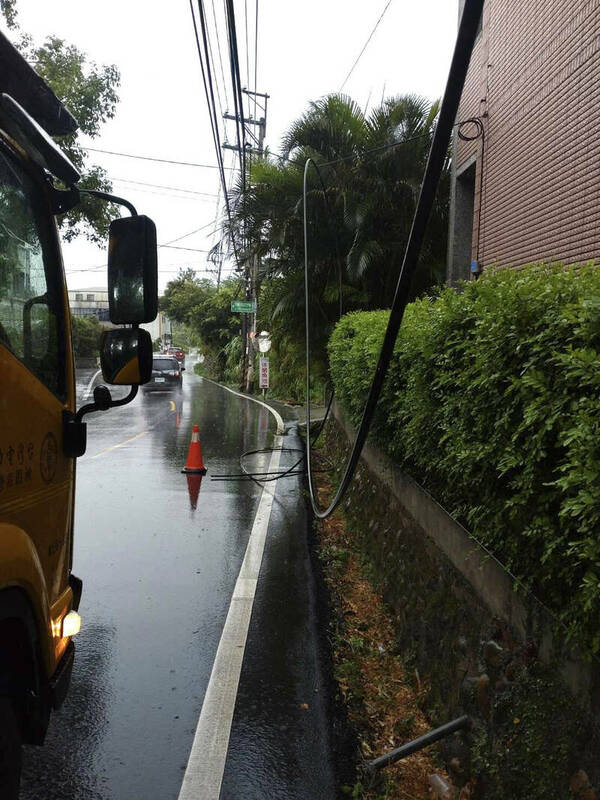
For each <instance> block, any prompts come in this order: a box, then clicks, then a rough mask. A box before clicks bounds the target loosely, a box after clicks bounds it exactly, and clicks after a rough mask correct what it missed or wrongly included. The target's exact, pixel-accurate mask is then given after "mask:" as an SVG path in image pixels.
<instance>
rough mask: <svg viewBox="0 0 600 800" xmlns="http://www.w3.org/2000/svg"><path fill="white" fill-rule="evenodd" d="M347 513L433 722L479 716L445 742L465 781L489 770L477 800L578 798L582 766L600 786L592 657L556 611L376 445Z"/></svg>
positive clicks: (338, 455) (344, 448) (336, 444)
mask: <svg viewBox="0 0 600 800" xmlns="http://www.w3.org/2000/svg"><path fill="white" fill-rule="evenodd" d="M334 416H335V419H336V420H337V422H338V425H339V427H338V426H335V425H333V426H332V428H331V429H330V431H329V433H328V434H327V436H326V445H325V447H326V450H327V452H328V454H329V456H330V458H332V457H334V458H335V460H336V461H337V462H339V461H340V460H341V459H342V458H343V457H344V456H345V455H346V454H347V452H348V450H349V447H350V443H351V442H353V440H354V431H353V429H352V427H351V426H350V424H349V423H348V421H347V420H346V419H345V418H344V414H343V411H342V409H341V408H340V406H339V405H337V404H336V405H335V406H334ZM344 511H345V513H346V517H347V521H348V524H349V525H350V526H351V530H352V532H353V533H354V534H355V535H356V536H357V538H358V539H359V540H360V542H361V546H362V547H363V548H364V550H365V553H366V555H367V557H368V561H369V562H370V563H371V564H372V568H373V573H374V578H375V580H376V582H377V583H378V584H379V585H380V587H381V590H382V593H383V594H384V596H385V598H386V600H387V601H388V602H389V604H390V605H391V606H392V608H393V609H394V611H395V613H396V616H397V638H398V647H399V650H400V651H401V652H402V653H403V655H404V657H405V660H406V664H407V668H408V669H409V670H410V671H413V670H414V674H415V679H416V680H417V681H422V682H424V683H425V684H427V685H428V687H429V694H428V699H427V707H428V711H429V713H430V716H431V718H432V722H433V723H435V724H439V723H442V722H446V721H448V720H449V719H451V718H452V717H454V716H457V715H458V714H460V713H465V712H466V713H469V714H471V715H472V717H473V719H474V720H475V728H474V732H473V734H472V735H471V737H467V739H466V740H465V739H464V737H463V739H462V740H459V737H455V738H454V740H453V741H452V742H448V743H446V745H445V747H446V756H447V758H448V760H451V759H452V758H455V759H457V760H458V762H460V763H461V764H462V765H463V767H462V769H463V772H462V776H463V779H465V776H466V775H467V774H478V773H481V774H483V778H481V780H480V784H479V785H480V787H483V788H481V789H480V791H481V792H483V793H481V794H478V795H476V796H477V797H485V798H486V800H488V798H496V797H506V796H510V797H511V800H517V798H520V797H523V798H525V797H527V798H528V800H531V799H532V798H536V797H538V796H539V797H540V798H541V797H546V796H551V797H553V798H556V799H558V798H562V797H565V798H567V797H569V798H570V797H571V796H572V795H571V794H570V792H569V789H568V785H569V780H570V777H571V776H572V775H573V774H574V772H576V771H577V769H584V770H585V771H586V773H587V775H588V776H589V777H590V780H593V781H596V784H597V785H600V680H599V669H598V665H597V664H596V662H591V663H590V662H589V661H585V660H584V659H581V658H578V656H577V654H573V653H571V652H569V650H568V648H567V646H566V645H565V643H564V642H562V641H561V637H560V635H556V631H557V630H558V629H559V626H558V623H557V621H556V620H555V619H554V618H553V617H551V616H550V614H549V612H547V611H546V610H545V608H544V607H543V606H542V605H541V604H540V603H538V602H537V601H536V600H535V598H533V597H532V596H531V595H529V594H527V593H526V592H525V591H524V590H523V589H522V588H519V587H518V586H516V582H515V580H514V578H512V576H511V575H510V574H509V573H508V572H507V571H506V570H505V569H504V568H503V567H502V565H501V564H500V563H499V562H498V561H496V559H494V557H493V556H492V555H491V554H490V553H488V552H487V551H486V550H485V549H484V548H483V547H481V546H480V545H479V544H478V543H477V542H476V541H475V540H474V539H473V538H472V537H471V536H470V534H469V533H468V531H466V530H465V529H464V528H463V527H462V526H461V525H459V524H458V523H457V522H456V521H455V520H454V519H452V517H451V516H450V515H449V514H448V513H447V512H446V511H445V510H444V509H443V508H442V507H441V506H440V505H439V504H438V503H437V502H436V501H435V500H434V499H433V498H432V497H431V496H430V495H429V494H428V493H427V492H426V491H424V490H423V489H422V488H421V487H420V486H419V485H418V484H417V483H415V481H413V480H412V479H411V478H410V477H409V476H408V475H406V474H404V473H403V472H402V471H401V470H400V469H399V468H398V467H397V466H396V465H395V464H394V463H393V462H392V461H391V460H390V459H389V458H388V457H387V456H386V455H385V454H383V453H382V452H381V451H380V450H379V449H378V448H376V447H374V446H373V445H370V444H367V445H366V446H365V448H364V450H363V454H362V457H361V461H360V465H359V468H358V471H357V475H356V477H355V480H354V481H353V484H352V487H351V489H350V491H349V493H348V495H347V497H346V499H345V501H344ZM522 718H526V719H527V725H528V727H527V728H525V727H524V724H523V723H521V719H522ZM514 720H518V723H515V722H514ZM517 725H518V726H519V727H516V726H517ZM507 743H509V744H510V746H507ZM524 764H526V765H527V766H524ZM541 764H546V767H545V770H546V771H545V772H544V771H543V770H542V769H541V767H540V766H539V765H541ZM515 765H516V766H515ZM529 770H530V771H531V774H528V771H529ZM500 773H505V774H506V775H508V776H509V778H502V779H501V778H500V777H499V775H500ZM538 773H539V774H538ZM515 776H517V777H515ZM503 781H504V782H503ZM550 786H554V789H556V791H554V790H553V792H552V793H551V794H549V795H548V794H547V791H548V789H549V787H550ZM532 787H533V789H535V791H534V790H533V789H532ZM557 787H558V788H557ZM502 792H504V794H502ZM506 792H508V794H506Z"/></svg>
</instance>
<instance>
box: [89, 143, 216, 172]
mask: <svg viewBox="0 0 600 800" xmlns="http://www.w3.org/2000/svg"><path fill="white" fill-rule="evenodd" d="M82 150H87V151H88V152H90V153H104V154H105V155H107V156H121V157H123V158H135V159H139V160H140V161H157V162H158V163H159V164H177V165H178V166H181V167H203V168H204V169H219V166H218V164H198V163H196V162H194V161H173V160H172V159H170V158H157V157H156V156H139V155H134V154H133V153H118V152H117V151H116V150H101V149H100V148H98V147H83V148H82ZM225 169H232V168H231V167H225Z"/></svg>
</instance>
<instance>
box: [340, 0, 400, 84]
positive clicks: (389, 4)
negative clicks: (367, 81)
mask: <svg viewBox="0 0 600 800" xmlns="http://www.w3.org/2000/svg"><path fill="white" fill-rule="evenodd" d="M391 4H392V0H387V3H386V4H385V8H384V9H383V11H382V12H381V15H380V17H379V19H378V20H377V22H376V23H375V27H374V28H373V30H372V31H371V33H370V34H369V37H368V39H367V41H366V42H365V43H364V45H363V49H362V50H361V51H360V53H359V54H358V56H357V57H356V61H355V62H354V64H352V66H351V67H350V72H349V73H348V74H347V75H346V77H345V78H344V82H343V83H342V85H341V86H340V92H341V91H342V89H343V88H344V86H345V85H346V83H347V82H348V78H349V77H350V75H352V73H353V72H354V68H355V67H356V65H357V64H358V62H359V61H360V59H361V58H362V54H363V53H364V52H365V50H366V49H367V47H368V46H369V42H370V41H371V39H372V38H373V35H374V33H375V31H376V30H377V28H378V27H379V23H380V22H381V20H382V19H383V18H384V16H385V12H386V11H387V10H388V8H389V7H390V6H391Z"/></svg>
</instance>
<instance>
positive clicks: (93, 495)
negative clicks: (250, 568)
mask: <svg viewBox="0 0 600 800" xmlns="http://www.w3.org/2000/svg"><path fill="white" fill-rule="evenodd" d="M269 417H270V415H269V413H268V411H266V409H263V408H261V407H260V406H256V405H255V404H252V403H249V402H246V401H244V400H241V399H239V398H236V397H235V396H234V395H231V394H229V393H228V392H225V391H224V390H223V389H221V388H219V387H217V386H215V385H213V384H211V383H208V382H206V381H204V382H203V381H202V380H201V379H199V378H197V377H196V376H194V375H193V374H191V370H189V371H188V372H187V373H186V378H185V385H184V390H183V393H181V394H175V393H173V394H171V393H164V394H160V393H157V394H152V395H148V396H146V397H138V398H136V400H135V401H134V403H132V404H131V405H130V406H126V407H124V408H120V409H114V410H112V411H110V412H106V413H99V414H95V415H93V416H90V417H89V418H88V419H89V422H88V453H87V454H86V456H84V457H83V458H82V459H80V460H79V465H78V475H77V506H76V520H75V531H76V533H75V554H74V565H73V569H74V572H75V573H76V574H77V575H79V576H80V577H81V578H83V582H84V594H83V599H82V604H81V609H80V611H81V614H82V617H83V628H82V632H81V634H80V635H79V636H78V637H77V639H76V647H77V652H76V661H75V668H74V672H73V683H72V690H71V693H70V695H69V697H68V699H67V701H66V702H65V705H64V707H63V709H61V711H60V712H59V713H57V714H55V717H54V719H53V721H52V723H51V728H50V731H49V733H48V737H47V743H46V745H45V746H44V747H43V748H41V749H40V748H33V747H28V748H26V752H25V757H24V776H23V788H22V798H23V799H24V800H34V798H35V800H54V799H55V798H56V799H57V800H58V798H61V800H67V799H69V800H70V799H71V798H72V799H73V800H169V799H170V798H173V800H175V798H177V794H178V791H179V787H180V783H181V777H182V774H183V770H184V768H185V763H186V760H187V755H188V752H189V748H190V745H191V740H192V737H193V733H194V730H195V725H196V721H197V718H198V714H199V711H200V707H201V704H202V699H203V694H204V689H205V686H206V684H207V682H208V678H209V675H210V671H211V667H212V663H213V660H214V655H215V652H216V648H217V645H218V642H219V637H220V634H221V630H222V626H223V623H224V620H225V616H226V614H227V610H228V606H229V601H230V597H231V592H232V590H233V586H234V584H235V580H236V577H237V573H238V571H239V567H240V564H241V560H242V558H243V554H244V549H245V546H246V543H247V540H248V535H249V531H250V527H251V525H252V521H253V518H254V514H255V510H256V504H257V498H258V495H259V492H260V489H259V487H258V486H257V485H256V484H254V483H253V482H252V481H245V482H214V483H211V481H210V480H209V477H210V474H211V473H212V474H216V473H232V472H238V471H239V462H238V457H239V455H240V453H241V452H242V451H243V450H247V449H253V448H259V447H265V446H268V445H270V444H271V438H272V432H273V428H274V426H273V422H272V420H271V419H270V418H269ZM193 423H197V424H198V425H199V426H200V438H201V442H202V448H203V451H204V460H205V463H206V466H207V467H208V470H209V476H208V477H207V478H205V479H204V480H203V481H202V483H201V485H199V486H198V487H193V489H190V487H189V486H188V479H187V476H186V475H182V474H181V469H182V467H183V466H184V464H185V459H186V455H187V449H188V445H189V441H190V434H191V427H192V424H193ZM196 491H197V493H196ZM191 504H192V505H194V504H195V506H196V508H195V510H194V509H193V508H191V507H190V505H191Z"/></svg>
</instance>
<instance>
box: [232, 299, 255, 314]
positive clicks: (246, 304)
mask: <svg viewBox="0 0 600 800" xmlns="http://www.w3.org/2000/svg"><path fill="white" fill-rule="evenodd" d="M231 310H232V311H236V312H241V313H242V314H254V312H255V311H256V300H232V301H231Z"/></svg>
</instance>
